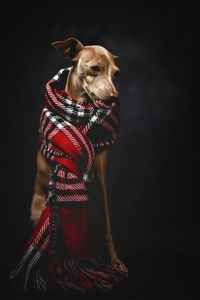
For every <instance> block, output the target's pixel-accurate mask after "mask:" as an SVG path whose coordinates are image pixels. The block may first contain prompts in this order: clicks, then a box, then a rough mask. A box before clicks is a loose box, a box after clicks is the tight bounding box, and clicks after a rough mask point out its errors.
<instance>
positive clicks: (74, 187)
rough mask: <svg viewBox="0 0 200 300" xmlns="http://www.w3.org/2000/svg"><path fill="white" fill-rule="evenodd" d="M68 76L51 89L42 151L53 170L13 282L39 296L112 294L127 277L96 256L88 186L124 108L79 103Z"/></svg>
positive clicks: (60, 74)
mask: <svg viewBox="0 0 200 300" xmlns="http://www.w3.org/2000/svg"><path fill="white" fill-rule="evenodd" d="M67 75H68V69H62V70H60V71H59V72H58V74H57V75H56V76H54V77H53V79H51V80H50V81H49V82H48V83H47V84H46V89H45V106H44V107H43V109H42V113H41V117H40V128H39V134H40V138H39V147H40V150H41V152H42V154H43V156H44V157H45V158H46V159H47V160H49V161H50V162H51V163H52V164H53V165H54V171H53V175H52V177H51V179H50V182H49V194H48V197H47V199H46V203H45V206H44V209H43V211H42V215H41V217H40V220H39V222H38V224H37V225H36V227H35V229H34V231H33V233H32V235H31V237H30V239H29V241H28V243H27V245H26V247H25V251H24V255H23V257H22V258H21V259H20V261H19V263H18V264H17V266H16V267H15V268H13V269H12V271H11V272H10V278H11V279H12V281H14V282H15V284H16V285H17V286H18V287H19V288H20V289H22V290H28V291H34V292H40V291H42V292H46V291H49V290H57V289H58V290H59V289H61V290H63V289H64V290H66V291H68V292H69V293H83V294H84V293H89V292H91V291H98V290H99V291H102V292H108V291H109V290H111V289H113V288H114V287H115V286H116V285H117V284H118V283H119V282H121V281H122V280H123V279H125V278H126V277H127V273H126V272H122V271H117V270H115V269H114V268H113V267H112V266H111V265H110V264H106V263H105V262H104V261H103V259H102V258H101V257H99V256H98V257H96V256H95V255H94V247H93V228H92V220H91V212H90V206H89V199H88V191H87V187H88V181H89V178H90V174H91V170H92V167H93V164H94V159H95V154H96V153H99V152H101V151H103V150H105V149H107V148H108V147H109V146H110V145H111V144H112V143H114V142H115V140H116V138H117V136H118V131H119V104H118V103H117V102H114V103H113V104H112V107H111V108H110V109H101V108H98V107H96V106H95V105H94V104H93V103H92V102H91V103H88V104H86V105H83V104H80V103H79V102H77V101H75V100H73V99H72V98H70V97H69V96H68V95H67V93H66V92H65V91H64V90H63V85H64V83H65V82H66V78H67Z"/></svg>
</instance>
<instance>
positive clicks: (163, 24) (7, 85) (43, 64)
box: [1, 1, 200, 299]
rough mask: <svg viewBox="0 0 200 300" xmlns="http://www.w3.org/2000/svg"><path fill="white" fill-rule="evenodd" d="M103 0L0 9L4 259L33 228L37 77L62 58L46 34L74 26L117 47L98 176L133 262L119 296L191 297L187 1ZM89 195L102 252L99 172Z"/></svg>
mask: <svg viewBox="0 0 200 300" xmlns="http://www.w3.org/2000/svg"><path fill="white" fill-rule="evenodd" d="M139 3H140V4H139ZM108 4H109V2H108V1H107V3H106V2H100V1H99V2H95V3H93V4H91V2H90V3H89V2H85V1H84V2H80V3H74V4H73V3H70V4H69V3H65V4H64V3H63V4H61V3H60V4H59V5H58V3H54V4H48V6H44V7H42V8H41V7H40V6H39V7H38V6H37V5H36V3H30V4H28V5H30V7H26V8H24V7H19V6H16V7H15V6H13V5H12V7H10V8H9V7H7V9H6V7H5V10H4V12H5V17H6V18H4V16H3V12H2V20H1V22H2V25H1V50H2V51H1V52H2V54H1V75H2V81H1V82H2V88H1V103H2V104H4V107H5V108H4V109H2V110H1V116H2V118H1V120H3V122H2V125H3V133H4V138H3V139H2V145H1V147H2V150H3V156H2V157H1V160H2V165H3V170H2V172H3V184H2V189H3V196H2V199H1V203H2V204H1V242H2V247H1V252H2V253H1V261H3V262H5V261H10V260H11V261H12V260H13V261H14V260H15V259H16V257H18V255H19V253H20V251H21V249H22V247H23V245H24V243H25V242H26V240H27V239H28V237H29V235H30V233H31V231H32V228H31V224H30V222H29V210H30V204H31V198H32V195H33V188H34V177H35V170H36V165H35V159H36V152H37V135H38V124H39V115H40V109H41V107H42V105H43V103H44V85H45V83H46V82H47V81H48V80H49V79H50V78H51V77H52V76H54V75H55V74H56V73H57V71H58V70H59V69H60V68H63V67H65V66H66V65H67V66H69V63H68V62H67V61H66V60H65V59H64V58H63V56H62V55H61V54H60V53H58V52H57V51H56V50H55V49H54V48H52V47H51V43H52V42H54V41H56V40H64V39H66V38H68V37H71V36H73V37H76V38H78V39H79V40H80V41H81V42H82V43H83V44H84V45H92V44H100V45H102V46H104V47H106V48H107V49H108V50H110V51H111V52H112V53H113V54H115V55H119V60H118V65H119V67H120V69H121V75H120V79H119V82H118V83H117V86H118V89H119V92H120V99H121V131H120V136H119V140H118V142H117V143H116V144H115V145H114V146H113V147H112V149H111V150H110V152H109V163H108V172H107V184H108V193H109V204H110V212H111V222H112V231H113V236H114V239H115V243H116V248H117V252H118V255H119V257H120V259H121V260H123V261H124V262H125V264H126V265H127V267H128V269H129V273H130V277H129V278H130V279H129V283H127V285H126V286H125V287H124V288H123V289H122V290H121V297H124V299H125V298H127V299H136V298H137V297H138V296H140V295H144V294H145V295H147V296H150V295H153V294H156V295H160V296H163V297H164V296H167V295H169V296H172V297H174V298H177V299H182V297H183V296H184V295H186V296H190V297H192V296H194V295H197V293H198V285H199V281H198V277H197V276H196V275H195V272H196V270H197V268H198V267H197V264H198V251H199V227H200V226H199V225H200V223H199V215H200V213H199V210H198V196H197V194H195V192H197V191H198V187H197V185H196V183H198V180H196V179H195V178H196V177H195V176H194V167H195V166H196V163H197V160H198V151H197V146H196V139H197V138H198V130H197V127H196V125H197V123H198V122H194V121H195V117H194V115H193V114H192V109H193V100H194V99H195V98H197V94H196V95H195V94H193V92H194V88H195V83H194V82H195V81H194V78H195V76H194V72H195V69H196V67H195V65H196V61H195V53H196V51H197V50H196V46H195V43H194V41H195V40H194V37H195V29H196V26H197V21H196V13H195V8H193V7H192V5H191V6H188V5H186V4H184V3H183V2H179V3H176V2H175V1H174V2H173V3H171V4H170V3H169V2H163V1H162V4H160V5H158V4H157V5H155V4H153V3H149V4H147V3H142V2H139V1H132V2H130V3H129V4H128V1H127V2H124V3H122V2H121V1H118V2H117V3H113V4H112V3H111V2H110V5H109V6H108ZM4 20H5V21H4ZM193 136H194V137H195V138H192V137H193ZM91 197H92V198H91V199H92V201H91V202H92V203H91V205H92V213H93V220H94V226H95V232H96V235H95V239H96V248H97V251H98V252H100V253H106V245H105V220H104V211H103V209H104V208H103V201H102V199H101V195H100V191H99V188H98V184H97V183H96V182H94V184H93V187H91ZM174 298H173V299H174Z"/></svg>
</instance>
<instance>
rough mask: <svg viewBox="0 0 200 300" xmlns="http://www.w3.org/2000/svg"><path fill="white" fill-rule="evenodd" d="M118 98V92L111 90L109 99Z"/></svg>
mask: <svg viewBox="0 0 200 300" xmlns="http://www.w3.org/2000/svg"><path fill="white" fill-rule="evenodd" d="M118 98H119V95H118V93H117V92H114V91H113V92H109V94H108V97H107V100H109V101H115V100H117V99H118Z"/></svg>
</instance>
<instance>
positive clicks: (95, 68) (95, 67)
mask: <svg viewBox="0 0 200 300" xmlns="http://www.w3.org/2000/svg"><path fill="white" fill-rule="evenodd" d="M91 69H92V71H95V72H99V71H100V68H99V66H92V67H91Z"/></svg>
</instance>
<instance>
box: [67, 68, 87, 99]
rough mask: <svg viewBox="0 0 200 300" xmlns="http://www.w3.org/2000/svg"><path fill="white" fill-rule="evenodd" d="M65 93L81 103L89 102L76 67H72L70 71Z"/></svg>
mask: <svg viewBox="0 0 200 300" xmlns="http://www.w3.org/2000/svg"><path fill="white" fill-rule="evenodd" d="M65 91H66V93H67V94H68V95H69V96H70V97H71V98H73V99H74V100H77V101H79V102H81V103H86V102H87V94H86V92H85V90H84V88H83V85H82V83H81V81H80V79H79V77H78V75H77V74H76V70H75V68H74V67H72V68H71V69H70V71H69V74H68V77H67V81H66V85H65Z"/></svg>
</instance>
